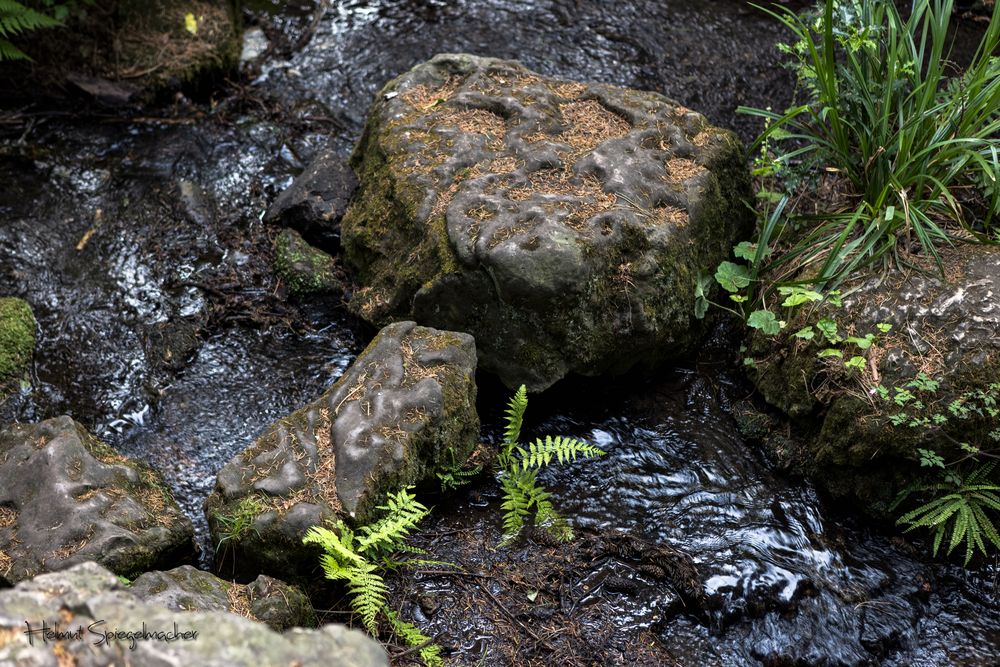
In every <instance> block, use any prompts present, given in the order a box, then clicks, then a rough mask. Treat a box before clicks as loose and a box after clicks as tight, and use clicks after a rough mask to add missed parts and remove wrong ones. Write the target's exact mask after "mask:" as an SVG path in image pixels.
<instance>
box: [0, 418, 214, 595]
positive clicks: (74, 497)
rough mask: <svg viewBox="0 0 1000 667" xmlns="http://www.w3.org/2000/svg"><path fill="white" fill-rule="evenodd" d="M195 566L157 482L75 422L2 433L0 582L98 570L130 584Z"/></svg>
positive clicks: (185, 523) (187, 537) (180, 523)
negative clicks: (74, 568)
mask: <svg viewBox="0 0 1000 667" xmlns="http://www.w3.org/2000/svg"><path fill="white" fill-rule="evenodd" d="M194 557H195V546H194V529H193V527H192V526H191V521H190V520H189V519H188V518H187V517H185V516H184V515H183V514H182V513H181V511H180V508H178V506H177V503H176V502H175V501H174V499H173V496H171V494H170V491H169V489H168V488H167V486H166V484H165V483H164V482H163V479H162V478H161V477H160V475H159V474H158V473H157V472H156V471H154V470H153V469H152V468H150V467H149V466H148V465H146V464H145V463H142V462H141V461H135V460H131V459H126V458H125V457H123V456H121V455H119V454H118V453H117V452H115V451H114V450H113V449H111V448H110V447H109V446H108V445H106V444H105V443H103V442H101V441H100V440H98V439H97V438H95V437H94V436H92V435H91V434H90V433H88V432H87V431H86V429H84V428H83V426H81V425H80V424H77V423H76V422H75V421H73V420H72V419H70V418H69V417H58V418H55V419H49V420H47V421H44V422H41V423H39V424H26V425H22V424H14V425H11V426H9V427H7V428H6V429H4V430H3V431H0V582H7V583H15V582H18V581H22V580H24V579H27V578H29V577H32V576H34V575H36V574H39V573H41V572H49V571H53V570H60V569H63V568H66V567H69V566H71V565H74V564H76V563H80V562H83V561H87V560H93V561H97V562H99V563H101V564H102V565H104V566H105V567H107V568H108V569H110V570H112V571H114V572H115V573H117V574H120V575H123V576H126V577H135V576H137V575H139V574H140V573H142V572H144V571H146V570H151V569H155V568H163V567H172V566H175V565H178V564H180V563H185V562H189V561H191V560H192V559H193V558H194Z"/></svg>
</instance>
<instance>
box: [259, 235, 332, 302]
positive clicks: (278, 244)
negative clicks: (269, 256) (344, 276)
mask: <svg viewBox="0 0 1000 667" xmlns="http://www.w3.org/2000/svg"><path fill="white" fill-rule="evenodd" d="M274 268H275V271H276V272H277V274H278V276H279V277H280V278H281V279H282V281H283V282H284V283H285V285H287V286H288V291H289V292H291V293H292V294H294V295H296V296H304V295H307V294H316V293H322V292H334V293H339V292H343V290H344V288H343V283H342V282H341V281H340V278H339V277H338V273H339V271H338V270H337V262H336V260H334V259H333V257H330V255H328V254H326V253H325V252H323V251H322V250H319V249H318V248H314V247H312V246H311V245H309V244H308V243H306V241H305V239H303V238H302V236H300V235H299V233H298V232H297V231H295V230H294V229H283V230H281V233H280V234H278V238H277V239H276V240H275V243H274Z"/></svg>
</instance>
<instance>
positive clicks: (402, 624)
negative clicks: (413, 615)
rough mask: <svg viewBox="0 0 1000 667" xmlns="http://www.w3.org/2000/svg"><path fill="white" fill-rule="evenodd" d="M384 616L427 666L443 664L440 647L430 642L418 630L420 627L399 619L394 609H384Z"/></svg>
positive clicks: (436, 666)
mask: <svg viewBox="0 0 1000 667" xmlns="http://www.w3.org/2000/svg"><path fill="white" fill-rule="evenodd" d="M385 617H386V618H387V619H388V620H389V625H390V626H392V629H393V631H394V632H395V633H396V635H398V636H399V638H400V639H402V640H403V643H405V644H406V645H407V646H409V647H410V648H417V647H418V646H419V647H420V648H419V649H418V650H417V654H418V655H420V659H421V660H423V661H424V664H425V665H427V667H440V666H441V665H444V659H443V658H442V657H441V647H440V646H438V645H437V644H433V643H431V641H432V640H431V638H430V637H428V636H427V635H425V634H424V633H422V632H420V629H419V628H417V626H415V625H413V624H412V623H408V622H406V621H404V620H403V619H401V618H400V617H399V615H398V614H397V613H396V612H394V611H389V610H386V612H385Z"/></svg>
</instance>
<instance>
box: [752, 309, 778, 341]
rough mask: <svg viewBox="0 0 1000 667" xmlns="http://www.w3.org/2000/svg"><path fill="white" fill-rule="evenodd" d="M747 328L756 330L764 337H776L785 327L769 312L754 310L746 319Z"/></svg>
mask: <svg viewBox="0 0 1000 667" xmlns="http://www.w3.org/2000/svg"><path fill="white" fill-rule="evenodd" d="M747 326H749V327H752V328H754V329H757V330H758V331H760V332H761V333H763V334H764V335H766V336H776V335H778V333H779V332H780V331H781V329H782V328H783V327H784V326H785V323H784V322H782V321H781V320H779V319H777V318H776V317H775V316H774V313H772V312H771V311H769V310H755V311H753V312H752V313H750V317H748V318H747Z"/></svg>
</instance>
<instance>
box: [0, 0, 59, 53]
mask: <svg viewBox="0 0 1000 667" xmlns="http://www.w3.org/2000/svg"><path fill="white" fill-rule="evenodd" d="M58 25H61V23H60V22H59V21H57V20H56V19H54V18H52V17H51V16H48V15H46V14H43V13H41V12H38V11H35V10H34V9H31V8H30V7H25V6H24V5H22V4H21V3H20V2H15V1H14V0H0V61H3V60H30V58H29V57H28V55H27V54H26V53H24V51H22V50H21V49H19V48H17V47H16V46H14V45H13V44H12V43H11V42H10V39H11V38H13V37H17V36H20V35H23V34H24V33H27V32H31V31H33V30H38V29H39V28H53V27H55V26H58Z"/></svg>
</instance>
